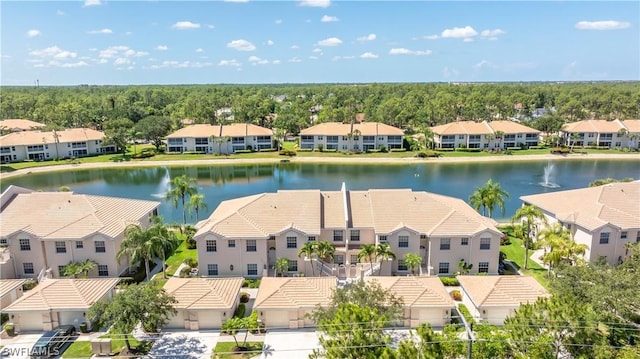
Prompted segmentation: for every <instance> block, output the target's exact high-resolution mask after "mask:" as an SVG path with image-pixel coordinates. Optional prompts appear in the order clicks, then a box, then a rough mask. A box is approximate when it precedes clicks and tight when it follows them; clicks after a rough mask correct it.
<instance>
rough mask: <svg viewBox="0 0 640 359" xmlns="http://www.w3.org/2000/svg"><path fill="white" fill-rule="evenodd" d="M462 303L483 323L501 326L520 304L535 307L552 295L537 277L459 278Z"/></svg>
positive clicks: (464, 276) (465, 276)
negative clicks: (533, 305)
mask: <svg viewBox="0 0 640 359" xmlns="http://www.w3.org/2000/svg"><path fill="white" fill-rule="evenodd" d="M457 278H458V281H459V282H460V287H461V288H462V302H463V303H464V305H465V306H466V307H467V309H469V312H470V313H471V316H472V317H473V318H474V319H475V320H477V321H480V322H486V323H488V324H492V325H502V324H504V320H505V319H506V318H507V317H509V316H513V315H514V314H515V311H516V310H517V309H518V308H520V305H521V304H532V303H534V302H535V301H537V300H538V298H543V297H549V296H550V294H549V292H547V290H546V289H544V287H542V286H541V285H540V283H538V282H537V281H536V280H535V278H533V277H529V276H521V275H501V276H468V275H463V276H458V277H457Z"/></svg>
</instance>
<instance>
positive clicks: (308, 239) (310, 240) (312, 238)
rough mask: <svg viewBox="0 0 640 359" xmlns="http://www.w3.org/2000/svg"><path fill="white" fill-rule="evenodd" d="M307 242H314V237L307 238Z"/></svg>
mask: <svg viewBox="0 0 640 359" xmlns="http://www.w3.org/2000/svg"><path fill="white" fill-rule="evenodd" d="M307 241H309V242H315V241H316V237H315V236H309V237H307Z"/></svg>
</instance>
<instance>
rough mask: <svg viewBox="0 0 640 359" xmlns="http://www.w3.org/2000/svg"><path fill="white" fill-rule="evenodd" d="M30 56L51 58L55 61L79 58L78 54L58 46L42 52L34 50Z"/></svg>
mask: <svg viewBox="0 0 640 359" xmlns="http://www.w3.org/2000/svg"><path fill="white" fill-rule="evenodd" d="M29 55H32V56H37V57H51V58H54V59H68V58H76V57H77V56H78V54H77V53H75V52H71V51H67V50H63V49H61V48H59V47H58V46H51V47H47V48H46V49H42V50H34V51H31V52H30V53H29Z"/></svg>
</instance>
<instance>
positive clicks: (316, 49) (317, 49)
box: [313, 48, 322, 53]
mask: <svg viewBox="0 0 640 359" xmlns="http://www.w3.org/2000/svg"><path fill="white" fill-rule="evenodd" d="M313 52H315V53H322V49H319V48H315V49H313Z"/></svg>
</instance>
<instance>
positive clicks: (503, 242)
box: [500, 234, 511, 246]
mask: <svg viewBox="0 0 640 359" xmlns="http://www.w3.org/2000/svg"><path fill="white" fill-rule="evenodd" d="M509 244H511V240H510V239H509V236H507V235H506V234H505V235H503V236H502V237H500V245H501V246H508V245H509Z"/></svg>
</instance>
